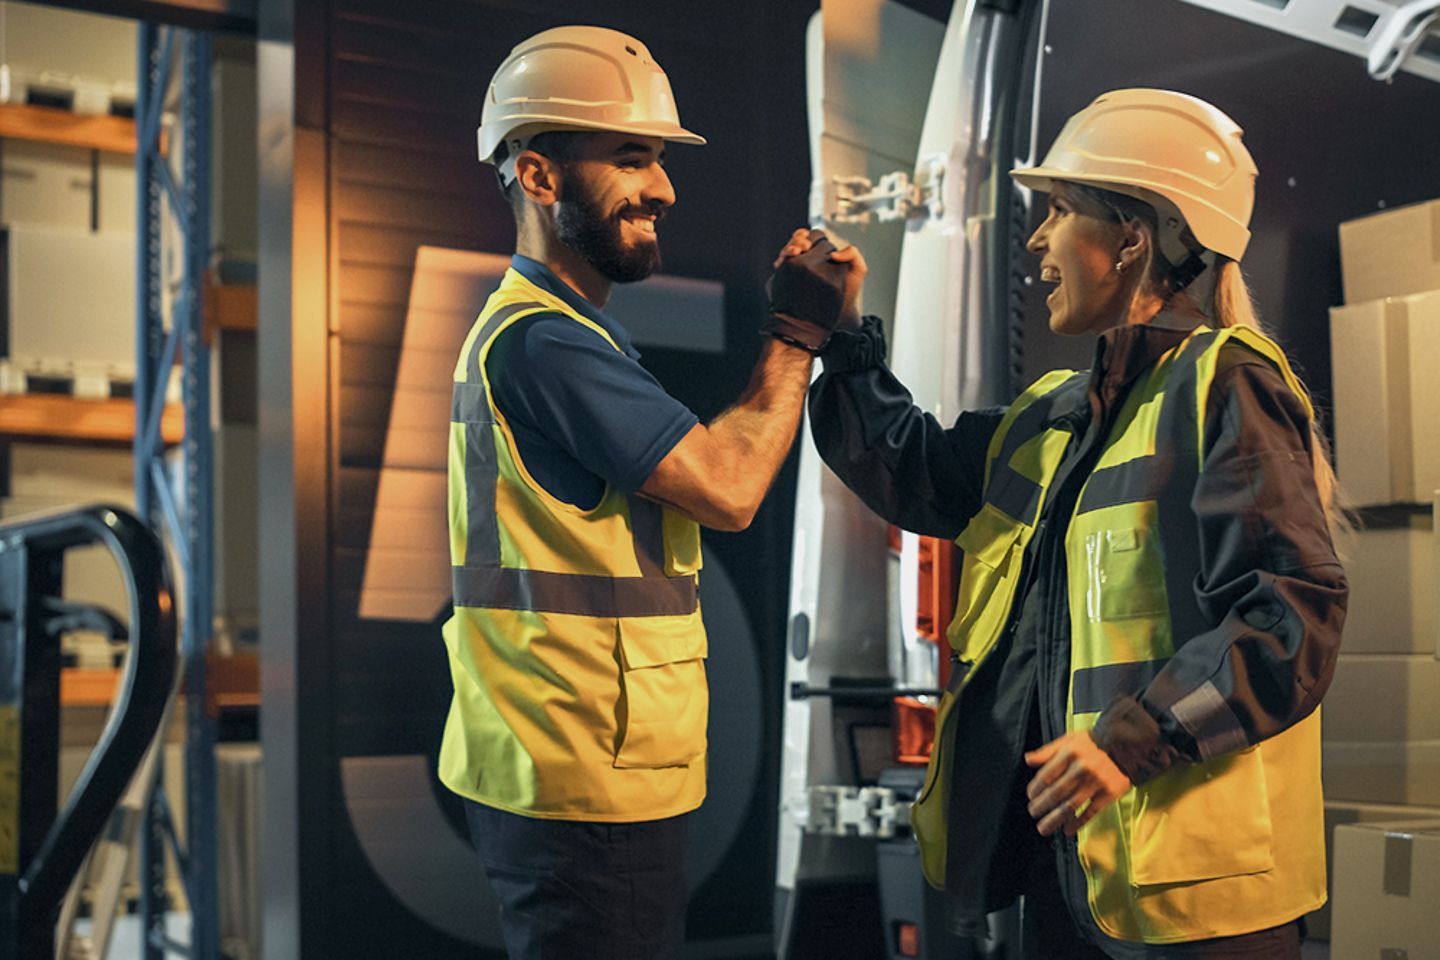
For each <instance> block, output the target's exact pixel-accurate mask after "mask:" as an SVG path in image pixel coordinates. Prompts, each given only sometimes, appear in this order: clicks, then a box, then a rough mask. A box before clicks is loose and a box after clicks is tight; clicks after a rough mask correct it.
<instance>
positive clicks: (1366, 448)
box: [1330, 290, 1440, 506]
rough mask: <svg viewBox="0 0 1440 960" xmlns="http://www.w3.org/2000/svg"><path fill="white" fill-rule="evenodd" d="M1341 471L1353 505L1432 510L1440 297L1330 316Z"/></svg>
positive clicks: (1439, 463) (1439, 466) (1338, 310)
mask: <svg viewBox="0 0 1440 960" xmlns="http://www.w3.org/2000/svg"><path fill="white" fill-rule="evenodd" d="M1330 350H1331V356H1332V371H1333V374H1334V393H1335V470H1336V473H1337V474H1338V475H1339V477H1340V483H1341V484H1342V485H1343V486H1344V487H1345V489H1346V490H1347V491H1348V493H1349V495H1350V498H1351V500H1352V502H1354V503H1355V504H1357V505H1361V506H1368V505H1373V504H1390V503H1423V504H1429V503H1430V502H1431V498H1432V495H1433V492H1434V491H1435V489H1436V488H1437V487H1440V444H1436V443H1435V442H1434V436H1435V429H1436V427H1435V424H1436V422H1437V420H1440V376H1437V375H1436V371H1437V370H1440V290H1435V291H1431V292H1429V293H1425V294H1418V295H1415V296H1410V297H1399V298H1390V299H1387V300H1375V301H1371V302H1368V303H1360V304H1355V305H1353V306H1347V307H1334V308H1332V309H1331V311H1330Z"/></svg>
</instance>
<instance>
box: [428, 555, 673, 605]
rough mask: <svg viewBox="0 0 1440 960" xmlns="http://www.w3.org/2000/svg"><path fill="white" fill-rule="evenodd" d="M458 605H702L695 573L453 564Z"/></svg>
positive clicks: (452, 577) (452, 570)
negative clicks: (603, 573)
mask: <svg viewBox="0 0 1440 960" xmlns="http://www.w3.org/2000/svg"><path fill="white" fill-rule="evenodd" d="M450 572H451V579H452V581H453V585H454V588H455V606H457V607H488V608H490V609H500V610H533V611H535V612H536V613H569V614H575V615H577V616H587V617H679V616H684V615H686V614H689V613H694V612H695V610H696V608H697V607H698V606H699V591H698V589H697V583H696V579H695V577H693V576H692V577H600V576H593V575H589V574H583V573H549V572H546V571H543V570H513V569H509V568H503V567H452V568H451V571H450Z"/></svg>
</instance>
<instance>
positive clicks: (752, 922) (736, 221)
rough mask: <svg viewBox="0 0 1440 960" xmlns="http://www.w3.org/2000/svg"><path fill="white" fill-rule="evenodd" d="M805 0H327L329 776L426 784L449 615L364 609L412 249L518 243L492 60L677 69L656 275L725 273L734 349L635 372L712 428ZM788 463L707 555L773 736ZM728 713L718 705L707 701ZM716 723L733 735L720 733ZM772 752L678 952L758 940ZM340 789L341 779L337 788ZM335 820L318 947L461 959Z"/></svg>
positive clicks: (803, 181) (802, 135)
mask: <svg viewBox="0 0 1440 960" xmlns="http://www.w3.org/2000/svg"><path fill="white" fill-rule="evenodd" d="M815 7H816V4H815V3H813V2H786V3H770V2H765V0H740V2H737V3H728V4H690V3H686V4H655V3H652V2H645V0H607V2H606V3H604V4H602V5H596V4H593V3H589V2H584V0H556V2H550V3H547V4H545V5H537V4H521V3H514V2H505V0H425V2H416V3H407V4H395V3H390V2H385V0H338V2H335V3H333V4H330V5H329V8H328V9H329V13H328V19H327V20H326V31H327V33H328V55H327V61H328V63H329V65H330V66H329V71H328V75H329V81H328V83H329V88H328V97H327V103H328V117H329V120H328V138H327V140H328V144H329V151H330V158H331V159H330V162H329V169H330V174H329V195H330V197H331V204H332V213H331V244H332V260H331V262H332V263H333V264H335V269H334V270H333V272H332V273H331V277H332V279H331V303H333V304H336V307H335V309H336V310H337V315H336V316H335V317H333V318H332V330H336V329H338V336H337V339H338V351H339V352H338V358H339V364H338V371H337V373H338V378H339V380H340V392H339V397H340V402H339V403H338V404H337V405H336V406H335V407H334V408H333V412H332V414H331V416H332V429H333V431H334V435H335V436H336V438H337V444H336V446H337V449H338V464H337V467H338V476H337V477H336V478H335V480H334V482H333V484H332V489H333V490H335V491H336V496H337V497H338V511H337V514H336V516H337V517H338V523H337V525H336V528H335V534H334V537H333V539H332V543H331V552H330V555H331V573H330V584H331V597H332V598H333V599H332V602H331V605H330V610H331V615H330V629H329V631H328V633H329V637H328V639H327V640H326V641H325V642H328V643H329V644H330V645H331V649H330V651H329V657H328V658H327V659H328V660H329V662H330V663H332V664H334V676H333V678H327V679H329V680H330V689H331V691H332V696H333V704H334V709H333V714H332V716H331V717H330V718H329V719H330V723H331V724H332V726H331V730H330V736H329V737H324V736H322V737H320V738H318V741H319V742H320V743H325V742H326V741H327V740H328V744H327V745H326V746H325V747H323V748H321V749H322V750H330V751H333V755H332V756H328V757H321V756H317V757H311V758H305V759H304V760H302V762H305V763H310V762H318V763H322V764H324V765H327V766H329V765H332V764H333V765H335V766H340V765H342V764H343V763H344V762H345V761H346V759H347V758H365V757H381V756H385V755H391V756H393V755H415V754H419V755H421V756H424V757H428V758H429V768H430V770H431V773H432V776H433V772H434V757H435V753H436V751H437V749H438V745H439V739H440V731H441V727H442V725H443V722H444V718H445V713H446V708H447V704H448V697H449V690H450V681H449V675H448V670H447V666H446V659H445V651H444V647H443V644H442V641H441V638H440V634H439V629H438V625H439V622H440V620H437V621H436V622H435V623H433V624H408V623H402V622H398V621H380V620H365V619H362V618H361V617H360V616H359V614H358V607H357V602H356V597H357V595H358V592H359V589H360V586H361V578H362V576H363V567H364V555H365V548H366V544H367V542H368V539H369V529H370V523H371V517H372V516H373V509H374V502H375V495H376V483H377V477H378V472H379V467H380V464H381V459H382V456H383V452H384V451H383V447H384V437H385V433H386V429H385V428H386V417H387V411H388V409H389V405H388V404H389V397H390V394H391V392H392V390H393V386H394V382H395V375H396V368H397V363H398V360H399V351H400V346H401V343H402V337H403V332H404V321H405V316H406V300H407V296H408V290H409V283H410V278H411V273H412V270H413V265H414V262H415V251H416V248H417V247H418V246H419V245H421V244H426V245H439V246H449V247H459V248H464V249H470V250H478V251H485V252H492V253H501V254H508V253H509V252H511V250H512V249H513V242H514V229H513V223H512V220H511V216H510V212H509V209H508V207H507V206H506V205H505V203H504V202H503V200H502V198H501V195H500V193H499V191H498V189H497V187H496V183H495V177H494V174H493V172H492V170H491V169H490V168H489V167H485V166H481V165H479V164H477V163H476V162H475V157H474V142H475V141H474V127H475V124H476V122H477V120H478V118H479V116H480V112H481V105H482V102H483V97H484V94H485V90H486V84H487V81H488V79H489V75H490V73H491V71H492V70H493V69H494V68H495V67H496V66H497V65H498V64H499V63H500V62H501V60H502V59H503V58H504V57H505V55H506V54H507V53H508V52H509V50H510V48H511V47H512V46H513V45H514V44H515V43H517V42H519V41H520V40H522V39H523V38H525V37H526V36H529V35H531V34H533V33H536V32H538V31H539V30H542V29H545V28H548V27H552V26H558V25H561V24H565V23H599V24H603V25H605V26H609V27H613V28H616V29H619V30H622V31H626V32H629V33H632V34H634V35H635V36H637V37H639V38H640V39H642V40H643V41H644V42H645V43H646V44H647V45H648V46H649V48H650V50H651V51H652V53H653V54H654V56H655V58H656V60H657V61H658V62H659V63H660V64H661V65H662V66H663V67H664V68H665V70H666V71H667V72H668V74H669V77H670V80H671V83H672V85H673V87H674V89H675V92H676V96H677V99H678V102H679V105H680V110H681V116H682V118H683V120H684V122H685V123H686V124H687V126H689V127H691V128H692V129H694V130H697V131H699V132H701V133H703V134H704V135H705V136H706V137H708V138H709V141H710V143H709V145H708V146H706V147H703V148H695V147H686V146H679V145H676V146H672V147H671V148H670V150H669V152H668V161H667V168H668V171H669V173H670V175H671V177H672V179H673V180H674V183H675V188H676V191H677V194H678V203H677V205H676V206H675V208H674V209H673V211H672V213H671V215H670V216H668V217H667V218H666V221H665V223H664V224H663V225H662V227H661V233H660V235H661V245H662V250H663V254H664V261H665V264H664V268H663V269H664V271H665V272H666V273H669V274H674V275H678V276H685V277H695V278H701V279H706V280H713V281H718V282H720V283H723V284H724V286H725V315H726V324H725V349H724V352H723V353H719V354H716V353H701V352H692V351H687V350H678V349H655V348H647V347H646V346H645V345H644V344H641V345H640V346H641V350H642V352H643V354H644V357H643V361H642V362H643V363H644V364H645V366H646V367H647V368H648V369H650V370H651V371H652V372H653V373H654V374H655V375H656V376H657V377H658V378H659V379H660V381H661V382H662V383H663V384H664V386H665V387H666V388H667V389H668V390H669V391H670V392H671V393H672V394H673V395H675V396H676V397H678V398H679V399H680V400H682V401H683V402H685V403H686V404H687V405H688V406H690V407H691V409H693V410H694V411H695V412H696V413H697V414H699V415H700V416H701V417H702V418H703V419H709V418H712V417H713V416H715V415H716V414H717V413H719V412H720V411H721V410H722V409H723V408H724V407H725V406H726V405H727V404H729V403H730V402H733V400H734V399H735V398H736V397H737V396H738V395H739V393H740V392H741V390H742V389H743V388H744V386H745V383H746V381H747V379H748V376H749V372H750V368H751V365H752V363H753V361H754V359H755V357H756V356H757V355H758V351H759V348H760V345H761V341H760V337H759V336H758V334H757V333H756V327H757V324H758V322H759V319H760V317H761V315H762V311H763V310H764V307H765V293H764V288H763V284H764V280H765V278H766V276H767V275H768V273H769V269H770V266H769V265H770V262H771V260H772V258H773V257H774V255H775V251H776V250H778V249H779V247H780V245H781V244H782V243H783V241H784V239H785V237H786V236H787V235H788V233H789V232H790V230H792V229H793V228H794V227H796V226H799V225H802V224H803V223H804V221H805V219H806V212H807V198H808V191H809V173H808V170H809V161H808V155H807V139H806V121H805V98H804V86H803V85H804V31H805V26H806V23H807V21H808V19H809V16H810V14H811V13H812V12H813V11H814V9H815ZM477 306H478V305H477ZM621 319H622V320H623V318H621ZM793 471H794V465H793V462H792V464H791V466H790V467H789V468H787V471H786V473H785V474H784V475H782V477H781V478H780V480H779V482H778V483H777V485H776V489H777V492H776V494H775V495H774V496H772V497H771V498H770V500H769V502H768V503H767V504H766V506H765V507H764V508H762V510H761V512H760V514H759V516H758V517H757V518H756V520H755V522H754V524H753V525H752V527H751V528H750V529H749V530H748V531H746V532H744V533H740V534H715V535H709V534H707V537H706V550H707V552H708V556H709V558H713V559H714V560H715V561H718V562H719V563H721V564H723V565H724V567H725V568H726V570H727V571H729V573H730V575H731V577H732V578H733V580H734V584H735V587H736V589H737V591H738V593H739V594H740V596H741V597H742V598H743V599H744V606H745V608H746V609H745V613H746V616H747V618H748V620H749V626H750V631H751V633H752V634H753V636H754V638H755V639H754V643H755V646H756V648H757V649H756V651H755V658H756V660H757V661H758V663H759V666H760V677H761V696H760V698H759V702H760V703H761V705H762V707H763V710H762V713H763V716H762V717H760V718H759V719H758V720H753V719H752V720H749V721H748V723H750V724H753V729H754V732H755V733H758V734H759V736H761V737H762V738H763V742H764V744H766V745H773V744H775V743H777V742H778V740H779V720H778V717H779V707H780V700H779V697H780V694H779V691H780V687H781V681H782V678H783V660H782V651H783V641H784V619H785V604H786V600H787V590H788V584H787V575H786V572H787V571H788V568H789V553H790V546H791V518H792V509H793V505H792V502H791V501H792V499H793V493H792V492H791V491H792V490H793V486H794V479H793ZM441 619H443V614H442V615H441ZM727 642H735V638H730V637H726V636H723V635H713V636H712V637H711V644H712V647H713V646H718V645H720V644H724V643H727ZM724 707H725V705H724V704H718V703H717V704H715V709H716V710H723V709H724ZM712 730H713V731H714V732H715V735H717V736H719V735H723V734H722V733H721V728H720V727H712ZM732 735H738V734H732ZM777 756H778V750H776V749H773V747H771V746H767V747H766V748H765V749H764V759H763V761H762V762H763V771H762V773H761V776H760V781H759V784H758V787H757V789H756V790H755V792H754V794H753V799H752V801H751V803H750V808H749V810H748V811H747V813H746V820H745V825H744V828H743V830H742V831H741V836H742V837H743V838H744V839H743V841H742V842H740V843H737V844H736V846H735V848H734V849H733V850H732V851H731V852H730V853H729V855H728V856H727V858H726V859H725V860H724V861H723V862H722V863H721V864H720V866H719V867H718V868H717V869H716V870H715V871H714V872H713V873H712V874H711V877H710V879H709V880H708V882H706V883H705V884H704V885H703V886H702V887H701V888H700V889H696V890H692V904H694V907H693V908H692V910H691V914H690V923H689V927H690V936H691V938H692V939H701V940H707V939H708V940H713V939H717V938H721V937H725V938H733V937H736V936H743V935H749V936H750V937H751V938H752V942H755V943H761V944H765V943H767V938H768V931H769V929H770V926H771V910H772V903H771V891H772V888H773V883H774V880H773V876H774V866H773V850H774V841H773V832H774V816H773V808H774V804H775V802H776V801H775V798H776V796H777V787H776V778H777V776H778V760H777ZM339 779H340V778H339V776H338V774H337V781H338V780H339ZM432 787H433V789H434V790H435V791H436V795H437V798H440V802H441V803H442V805H443V806H444V807H445V808H446V813H447V815H448V816H449V818H450V820H451V824H452V826H453V827H454V828H455V829H456V832H457V833H459V834H461V835H462V836H463V835H464V833H465V828H464V825H463V820H462V819H461V818H460V815H459V804H458V803H456V802H455V801H454V799H453V798H452V797H450V796H448V793H447V791H445V790H444V788H443V787H440V786H439V785H438V783H434V784H432ZM342 789H343V786H342V785H340V784H338V783H337V787H336V793H337V794H338V793H339V792H340V790H342ZM329 810H330V813H329V814H328V815H327V820H328V822H327V823H325V824H323V825H313V826H318V832H319V833H320V834H321V835H322V836H324V837H327V838H328V839H327V840H326V841H324V842H323V843H322V846H323V847H325V848H327V849H325V850H324V852H323V854H322V853H321V852H320V851H313V854H314V855H313V856H312V852H311V851H309V850H302V857H304V858H305V859H307V860H310V861H311V863H310V866H309V867H308V868H307V872H309V873H310V875H311V876H312V877H313V878H315V882H314V883H313V884H307V885H306V887H305V892H304V893H303V894H302V896H303V897H304V898H305V900H306V903H305V904H302V910H303V911H305V912H306V914H307V915H308V916H311V917H314V918H317V921H318V922H319V924H320V925H321V926H323V927H324V928H325V929H324V931H323V932H321V934H320V938H321V941H322V942H324V943H325V944H326V947H325V949H326V951H327V954H328V955H334V956H406V957H417V958H420V957H427V956H449V955H454V953H455V952H456V950H457V949H460V945H458V944H457V943H456V942H455V941H454V940H453V939H450V938H449V937H448V936H447V935H446V934H444V933H441V932H439V931H438V930H436V929H434V928H433V927H431V926H429V925H427V924H425V923H424V922H422V921H421V920H420V919H419V918H417V917H416V916H415V915H414V914H413V913H412V912H410V911H408V910H406V909H405V908H404V907H403V906H402V904H401V903H400V902H399V901H398V900H397V899H395V898H394V897H393V896H391V895H389V894H387V892H386V890H385V888H384V884H383V883H382V882H379V878H378V877H377V876H376V873H375V869H374V868H373V867H372V866H371V865H370V863H369V862H368V860H367V857H366V853H365V850H364V849H362V843H361V841H360V839H359V838H358V837H357V836H356V834H355V832H354V830H352V829H351V828H350V826H348V825H347V823H348V820H347V816H346V813H345V808H344V806H343V801H342V800H341V798H340V797H339V796H335V797H334V800H333V801H332V803H331V804H330V806H329ZM395 840H396V842H406V841H405V840H404V839H403V838H400V837H396V838H395ZM316 860H319V861H320V862H319V863H316V862H314V861H316ZM312 871H313V872H312ZM476 903H477V907H478V905H479V903H480V901H479V900H477V901H476ZM306 939H307V942H314V941H313V940H311V939H310V936H309V935H307V938H306ZM466 949H472V950H473V948H466Z"/></svg>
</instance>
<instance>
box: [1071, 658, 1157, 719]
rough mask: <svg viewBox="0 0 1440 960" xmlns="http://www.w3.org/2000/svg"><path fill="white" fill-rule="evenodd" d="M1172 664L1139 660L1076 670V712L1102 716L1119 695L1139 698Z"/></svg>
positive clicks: (1073, 679)
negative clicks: (1160, 673)
mask: <svg viewBox="0 0 1440 960" xmlns="http://www.w3.org/2000/svg"><path fill="white" fill-rule="evenodd" d="M1168 662H1169V661H1168V660H1137V661H1135V662H1133V663H1107V664H1106V665H1104V666H1103V667H1086V668H1085V669H1083V670H1076V671H1075V673H1074V674H1073V675H1071V677H1070V702H1071V704H1072V710H1073V712H1075V713H1077V714H1080V713H1099V712H1100V711H1101V710H1104V709H1105V708H1106V707H1108V706H1109V705H1110V701H1111V700H1113V699H1115V697H1116V696H1117V695H1120V694H1125V695H1127V696H1132V697H1133V696H1138V695H1139V694H1140V692H1141V691H1142V690H1144V689H1145V688H1146V687H1148V686H1149V685H1150V681H1151V680H1154V679H1155V675H1156V674H1158V673H1159V672H1160V668H1161V667H1163V666H1165V664H1166V663H1168Z"/></svg>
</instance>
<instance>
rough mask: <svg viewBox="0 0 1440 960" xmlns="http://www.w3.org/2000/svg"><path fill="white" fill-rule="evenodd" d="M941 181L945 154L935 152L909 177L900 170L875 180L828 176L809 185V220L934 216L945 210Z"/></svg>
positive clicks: (858, 219) (943, 172)
mask: <svg viewBox="0 0 1440 960" xmlns="http://www.w3.org/2000/svg"><path fill="white" fill-rule="evenodd" d="M944 183H945V154H943V153H937V154H934V155H932V156H929V157H924V158H922V159H921V161H920V163H919V165H918V166H917V167H916V169H915V174H914V178H913V179H912V178H911V175H910V174H907V173H905V172H904V171H901V170H897V171H895V172H894V173H887V174H885V176H883V177H881V178H880V180H879V182H878V183H876V182H874V181H872V180H871V179H870V178H869V177H858V176H857V177H846V176H834V177H831V178H830V179H829V180H828V181H825V182H822V183H819V184H816V188H815V189H812V191H811V211H810V212H811V216H812V220H813V219H820V220H828V221H830V222H832V223H869V222H870V221H871V220H872V219H874V220H878V221H879V222H881V223H886V222H889V221H891V220H938V219H940V217H941V216H943V215H944V212H945V204H944V193H943V189H942V188H943V187H944ZM817 206H818V207H819V209H818V210H817V209H816V207H817ZM817 214H818V217H817V216H816V215H817Z"/></svg>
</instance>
